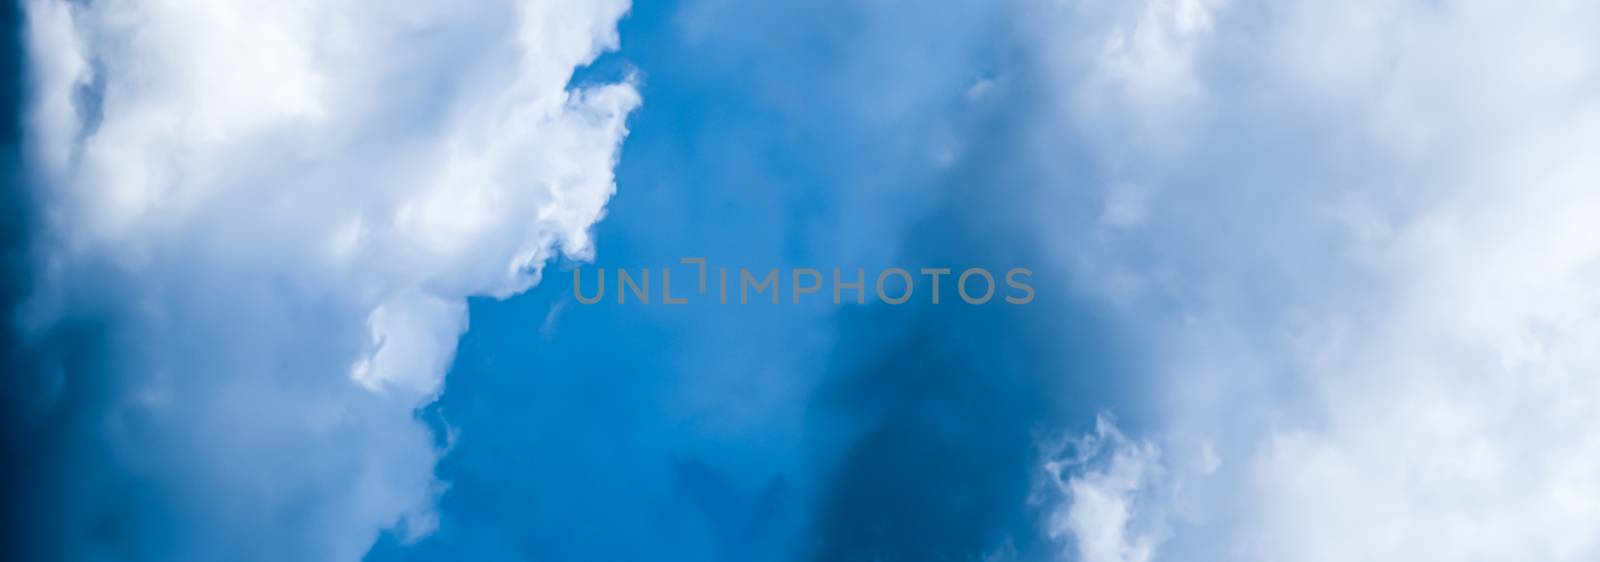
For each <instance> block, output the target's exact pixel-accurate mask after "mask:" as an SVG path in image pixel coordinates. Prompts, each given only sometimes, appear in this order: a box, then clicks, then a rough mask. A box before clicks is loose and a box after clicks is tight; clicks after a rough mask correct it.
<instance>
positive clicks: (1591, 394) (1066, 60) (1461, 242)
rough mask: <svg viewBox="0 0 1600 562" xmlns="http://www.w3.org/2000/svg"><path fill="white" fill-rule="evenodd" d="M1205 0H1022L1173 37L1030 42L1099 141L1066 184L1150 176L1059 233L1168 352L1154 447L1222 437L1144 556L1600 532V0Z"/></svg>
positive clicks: (1040, 9) (1586, 548)
mask: <svg viewBox="0 0 1600 562" xmlns="http://www.w3.org/2000/svg"><path fill="white" fill-rule="evenodd" d="M1197 5H1200V6H1201V8H1199V9H1200V10H1201V12H1203V13H1204V14H1205V17H1203V18H1199V19H1193V18H1190V19H1189V20H1185V19H1184V18H1181V17H1177V16H1172V17H1171V18H1169V19H1170V21H1169V23H1168V24H1163V25H1154V26H1153V24H1151V23H1150V22H1151V21H1155V20H1150V19H1149V17H1150V16H1149V14H1156V13H1160V14H1169V15H1171V14H1177V13H1182V12H1183V10H1177V9H1175V8H1174V6H1175V5H1174V4H1171V3H1164V2H1156V1H1150V2H1139V3H1134V4H1133V5H1129V6H1128V7H1126V8H1124V9H1122V12H1118V13H1123V12H1125V13H1124V14H1123V15H1121V16H1116V17H1113V16H1109V15H1108V16H1104V17H1100V18H1097V19H1092V20H1087V21H1086V20H1084V19H1083V18H1081V17H1074V16H1075V15H1081V14H1082V13H1084V12H1085V10H1086V8H1085V6H1090V7H1093V6H1102V4H1100V3H1096V2H1064V3H1050V4H1045V3H1038V4H1036V5H1035V11H1034V12H1032V14H1031V17H1030V18H1029V21H1028V22H1027V23H1026V24H1024V28H1025V29H1027V30H1030V32H1031V33H1032V34H1033V35H1032V37H1033V41H1034V45H1035V47H1036V48H1038V49H1041V50H1043V51H1044V52H1047V53H1057V54H1059V53H1067V52H1084V51H1082V50H1081V49H1079V50H1074V49H1075V48H1076V46H1080V45H1082V44H1084V43H1085V42H1095V41H1101V40H1106V41H1110V40H1111V39H1115V38H1118V37H1123V38H1127V37H1138V36H1139V35H1140V34H1141V33H1144V34H1152V33H1153V34H1157V35H1158V37H1155V38H1153V39H1146V40H1141V41H1134V42H1129V41H1122V42H1121V43H1114V44H1117V45H1133V46H1138V45H1144V47H1141V48H1131V47H1130V48H1124V49H1121V50H1101V51H1093V52H1097V53H1099V54H1098V55H1096V56H1095V57H1077V58H1073V57H1068V56H1053V57H1052V56H1043V57H1040V58H1041V64H1042V65H1043V66H1042V69H1041V72H1043V73H1044V74H1045V75H1047V76H1050V77H1051V78H1052V84H1053V85H1054V86H1055V87H1058V88H1060V89H1061V91H1062V95H1061V96H1059V97H1060V98H1062V99H1066V100H1075V101H1073V102H1072V103H1068V104H1065V106H1064V107H1062V108H1060V112H1059V113H1058V117H1059V118H1060V119H1059V121H1057V122H1056V123H1053V124H1051V125H1048V126H1057V127H1058V126H1060V124H1061V123H1062V122H1065V123H1068V124H1069V125H1070V126H1071V127H1072V129H1071V130H1072V131H1073V132H1072V133H1071V135H1072V136H1071V138H1070V139H1067V140H1070V141H1072V142H1081V143H1084V144H1085V145H1087V148H1088V149H1089V150H1090V151H1091V152H1092V153H1093V154H1095V162H1094V164H1095V165H1096V166H1097V170H1096V171H1095V173H1094V174H1092V179H1086V178H1084V177H1083V176H1078V177H1076V178H1068V179H1064V180H1062V181H1061V182H1059V185H1058V188H1059V189H1070V190H1080V189H1090V190H1095V191H1097V192H1100V193H1110V196H1109V197H1110V198H1111V199H1112V200H1113V202H1115V200H1116V191H1115V190H1114V189H1107V188H1102V187H1094V186H1118V185H1128V184H1136V185H1140V186H1142V187H1145V188H1147V189H1146V190H1145V191H1144V193H1145V195H1146V197H1145V198H1144V199H1143V207H1142V208H1143V210H1144V212H1143V214H1142V217H1143V222H1142V223H1141V225H1142V226H1141V228H1139V229H1132V230H1123V231H1119V232H1118V235H1117V236H1116V237H1099V238H1092V239H1091V240H1092V242H1091V243H1084V244H1062V246H1063V248H1066V249H1063V250H1062V258H1063V259H1066V260H1071V261H1072V262H1073V263H1074V264H1077V265H1079V266H1080V270H1081V271H1083V272H1084V278H1083V282H1084V283H1085V285H1086V286H1087V287H1088V288H1089V290H1090V291H1092V292H1094V293H1097V294H1102V293H1113V294H1117V295H1119V296H1120V297H1121V298H1119V299H1118V300H1117V302H1116V304H1117V306H1119V307H1121V309H1122V310H1123V311H1124V312H1126V313H1127V314H1128V316H1129V318H1130V319H1132V320H1133V322H1132V323H1136V324H1138V325H1139V326H1140V327H1141V329H1142V330H1144V332H1143V333H1142V335H1144V336H1146V337H1148V341H1149V342H1150V345H1151V347H1152V348H1153V349H1154V350H1156V351H1157V352H1158V353H1160V354H1161V356H1162V361H1161V364H1162V370H1163V371H1164V372H1165V373H1164V374H1163V375H1162V376H1160V377H1158V378H1157V380H1155V381H1152V386H1151V388H1155V389H1156V392H1159V393H1160V395H1161V399H1162V401H1163V404H1162V406H1163V407H1164V408H1163V409H1164V410H1165V411H1167V412H1170V413H1169V414H1168V418H1167V419H1166V420H1164V421H1165V423H1166V424H1167V428H1166V430H1165V431H1164V433H1163V435H1164V436H1165V437H1164V441H1163V443H1164V449H1167V450H1178V449H1196V450H1204V448H1205V447H1207V445H1205V444H1207V443H1214V444H1215V448H1214V449H1213V450H1214V451H1215V452H1214V454H1213V455H1211V456H1210V458H1211V460H1212V462H1204V463H1197V464H1196V466H1197V468H1193V469H1185V468H1175V469H1174V470H1175V472H1178V473H1179V474H1175V476H1174V477H1175V478H1176V479H1177V480H1178V481H1180V482H1183V483H1184V487H1183V494H1182V495H1181V496H1175V497H1174V505H1169V506H1166V507H1165V508H1164V509H1167V510H1169V511H1170V512H1172V513H1176V514H1180V515H1181V517H1176V516H1175V517H1176V518H1181V519H1182V520H1183V523H1182V524H1175V525H1174V529H1175V531H1174V538H1173V541H1172V542H1171V543H1169V546H1168V547H1167V548H1165V549H1164V550H1163V551H1162V552H1160V553H1158V554H1157V556H1156V558H1157V559H1163V560H1216V559H1239V560H1262V561H1278V560H1303V561H1314V560H1392V561H1401V560H1436V561H1469V560H1507V559H1520V560H1593V559H1595V558H1596V557H1597V556H1600V538H1597V536H1596V535H1595V533H1593V532H1592V530H1593V529H1595V528H1600V379H1596V378H1595V377H1593V376H1591V373H1593V372H1595V371H1596V370H1597V369H1600V353H1597V352H1596V351H1595V349H1596V345H1595V344H1596V342H1597V341H1600V289H1597V287H1600V221H1597V220H1596V219H1595V217H1596V216H1600V191H1597V190H1596V189H1595V186H1596V185H1597V184H1600V172H1597V171H1596V169H1595V167H1594V165H1593V160H1594V158H1593V154H1594V153H1596V151H1597V150H1600V142H1597V140H1596V139H1600V48H1597V47H1600V40H1597V39H1596V38H1595V37H1596V36H1595V35H1594V34H1593V33H1592V30H1591V29H1590V28H1591V27H1592V25H1590V22H1594V21H1600V20H1597V17H1600V6H1596V5H1594V4H1593V3H1591V2H1582V1H1557V2H1546V3H1539V4H1537V5H1531V4H1515V3H1506V2H1492V1H1474V0H1461V1H1449V2H1378V1H1356V2H1336V3H1329V2H1310V1H1306V2H1300V1H1294V2H1277V3H1266V2H1239V1H1235V2H1229V3H1226V4H1220V3H1199V4H1197ZM1105 11H1108V12H1114V11H1115V10H1110V9H1109V8H1107V9H1106V10H1105ZM1135 13H1137V14H1144V15H1143V16H1138V17H1135V16H1132V15H1127V14H1135ZM1174 18H1175V19H1174ZM1161 21H1166V20H1161ZM1181 21H1195V22H1204V24H1203V25H1200V24H1195V25H1187V26H1186V25H1181ZM1152 26H1153V27H1152ZM1063 29H1070V30H1078V31H1079V32H1078V33H1074V34H1070V36H1068V35H1067V34H1060V33H1057V32H1059V31H1060V30H1063ZM1107 38H1110V39H1107ZM1108 69H1111V70H1115V71H1116V72H1111V71H1110V70H1108ZM1107 76H1112V77H1115V78H1116V80H1109V81H1108V80H1107V78H1106V77H1107ZM1152 92H1156V93H1160V94H1161V95H1155V94H1152ZM1168 94H1171V95H1168ZM1178 94H1181V95H1178ZM1082 100H1093V101H1094V103H1083V102H1082ZM1057 138H1060V137H1057ZM1049 197H1050V196H1048V195H1047V196H1046V200H1047V201H1048V200H1049ZM1039 208H1040V209H1041V211H1040V212H1041V213H1042V215H1041V218H1040V222H1041V223H1042V224H1050V223H1049V222H1047V221H1052V220H1056V219H1055V217H1057V216H1059V213H1058V212H1055V211H1053V210H1052V208H1051V207H1050V206H1049V205H1040V206H1039ZM1092 227H1093V226H1092V225H1088V226H1080V227H1076V228H1085V229H1088V228H1092ZM1071 228H1074V227H1062V230H1060V231H1058V234H1059V235H1060V236H1062V237H1063V239H1068V240H1073V239H1076V240H1083V239H1086V237H1085V236H1082V235H1079V234H1078V232H1074V231H1071V230H1070V229H1071ZM1066 237H1071V238H1066ZM1129 250H1132V251H1129ZM1130 272H1136V273H1130ZM1129 275H1136V276H1138V279H1135V280H1130V279H1129V278H1128V276H1129ZM1204 465H1210V466H1211V467H1212V468H1213V470H1214V473H1211V474H1207V472H1208V471H1206V470H1203V469H1201V468H1198V467H1200V466H1204ZM1179 500H1181V501H1179ZM1206 536H1215V537H1219V538H1215V539H1208V538H1204V537H1206Z"/></svg>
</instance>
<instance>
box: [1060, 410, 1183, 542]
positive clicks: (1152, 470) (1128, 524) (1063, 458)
mask: <svg viewBox="0 0 1600 562" xmlns="http://www.w3.org/2000/svg"><path fill="white" fill-rule="evenodd" d="M1045 453H1046V454H1045V457H1044V460H1043V461H1042V463H1041V464H1042V468H1043V474H1042V475H1041V476H1043V478H1042V479H1041V482H1042V483H1043V485H1044V486H1043V487H1044V490H1042V492H1041V493H1037V494H1036V495H1035V501H1036V502H1039V503H1048V504H1050V506H1049V510H1050V514H1049V519H1048V521H1047V523H1046V532H1047V534H1048V535H1049V536H1050V538H1052V539H1056V540H1063V541H1067V542H1070V543H1071V544H1072V545H1073V549H1072V552H1073V553H1074V554H1075V556H1072V557H1071V558H1072V559H1074V560H1081V561H1083V562H1150V560H1152V559H1153V557H1154V556H1155V552H1156V548H1157V547H1158V546H1159V545H1160V544H1161V542H1162V541H1164V540H1166V538H1167V537H1166V535H1167V533H1168V532H1169V531H1168V529H1167V527H1166V522H1165V513H1163V511H1162V508H1161V505H1160V496H1159V495H1158V494H1157V492H1158V491H1159V490H1160V488H1161V487H1162V486H1164V485H1165V477H1164V475H1163V472H1164V468H1163V467H1162V464H1161V453H1160V450H1159V449H1157V447H1156V445H1155V444H1154V443H1150V442H1148V441H1141V442H1133V441H1130V440H1129V439H1128V438H1127V437H1124V436H1123V435H1122V432H1121V431H1118V430H1117V428H1116V426H1115V425H1114V424H1113V423H1112V421H1111V420H1110V419H1109V418H1106V417H1104V416H1102V417H1100V418H1099V419H1097V420H1096V421H1095V432H1094V433H1093V434H1089V435H1084V436H1080V437H1077V438H1072V439H1065V440H1061V441H1059V442H1058V443H1055V444H1054V445H1053V446H1050V447H1046V448H1045Z"/></svg>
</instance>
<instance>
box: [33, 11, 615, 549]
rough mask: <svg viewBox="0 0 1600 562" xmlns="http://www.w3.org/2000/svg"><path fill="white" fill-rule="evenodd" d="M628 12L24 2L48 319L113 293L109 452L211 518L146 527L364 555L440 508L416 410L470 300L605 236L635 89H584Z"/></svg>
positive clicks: (43, 317) (96, 307) (185, 508)
mask: <svg viewBox="0 0 1600 562" xmlns="http://www.w3.org/2000/svg"><path fill="white" fill-rule="evenodd" d="M627 8H628V3H627V1H626V0H609V1H598V2H581V3H570V2H553V1H542V0H540V1H510V0H505V1H494V2H475V3H471V4H470V5H467V4H461V3H458V2H446V1H437V0H403V1H398V2H396V1H376V0H336V1H333V2H323V1H281V0H275V1H241V2H226V3H217V2H205V1H165V2H143V1H134V0H105V1H97V2H92V3H72V2H65V1H58V0H31V1H29V2H28V3H27V11H28V15H29V20H28V21H29V23H28V35H29V48H30V56H31V59H32V63H33V69H32V70H33V73H34V77H35V83H36V87H35V91H34V93H35V97H36V102H35V107H34V112H33V117H32V121H31V122H32V124H33V128H32V130H31V137H32V139H33V151H34V154H35V162H36V163H37V165H38V166H37V167H38V170H39V173H40V176H41V180H42V181H41V186H40V192H39V195H40V199H41V200H42V204H43V205H44V208H45V212H46V216H47V227H48V233H47V234H46V235H45V236H44V237H43V239H44V240H45V247H43V248H42V249H41V251H42V254H43V255H44V256H45V263H46V264H47V267H46V269H45V270H44V272H43V273H42V274H41V275H42V276H43V277H44V281H45V283H44V285H45V286H47V287H49V289H48V290H47V291H45V292H44V294H41V295H39V296H38V297H37V298H36V299H35V303H34V310H35V316H34V318H33V320H34V322H35V323H36V324H41V325H42V324H48V323H49V322H51V321H53V320H54V319H57V318H62V317H67V316H74V315H82V314H103V315H105V317H106V318H107V319H108V320H107V321H106V326H107V329H108V332H107V340H108V342H109V344H108V346H109V348H110V351H109V353H110V354H111V356H110V360H109V361H108V364H109V365H112V366H111V367H109V369H110V373H109V374H108V376H109V377H110V379H111V381H113V382H112V383H111V385H110V386H111V387H112V388H113V389H114V390H113V391H112V395H111V396H110V397H109V398H107V401H106V404H105V405H104V407H103V411H101V412H99V413H98V414H97V417H98V418H100V419H99V421H98V423H105V424H106V425H107V426H108V428H109V429H108V431H109V435H111V437H110V438H108V440H109V441H110V443H108V445H109V447H110V450H111V451H112V453H111V454H110V455H111V459H112V462H113V463H117V465H118V466H113V467H108V470H113V471H115V470H122V471H126V472H127V473H129V474H132V475H133V477H134V478H136V479H138V480H139V481H143V482H148V483H150V485H152V486H155V487H156V488H157V489H158V490H160V492H159V493H158V495H159V496H160V497H161V498H162V504H163V508H164V509H167V510H170V513H171V515H172V520H173V521H174V522H175V523H176V524H179V525H183V524H192V525H195V526H196V529H190V530H189V531H188V532H185V533H182V534H177V535H174V536H173V537H168V538H165V539H163V538H160V537H154V538H136V539H132V540H133V542H138V541H141V540H146V541H161V540H169V541H172V542H174V543H175V544H172V545H171V546H172V549H173V550H174V551H175V553H176V554H175V557H176V558H189V559H218V558H221V557H224V556H223V553H227V556H226V557H230V558H232V557H236V555H237V554H239V552H241V551H243V550H248V549H245V548H241V547H244V546H246V545H256V546H257V547H259V548H258V549H256V550H258V556H259V557H261V558H264V559H318V560H324V559H329V560H331V559H343V560H353V559H357V558H359V557H360V556H361V554H362V553H363V552H364V551H365V549H366V548H367V546H368V545H369V544H370V543H371V541H372V540H373V539H374V538H375V537H376V536H377V533H378V532H379V530H380V529H382V528H385V527H389V526H392V525H396V524H403V525H406V526H408V528H409V530H410V531H413V532H425V531H426V530H427V527H428V525H429V523H428V521H429V520H430V516H429V512H430V510H431V503H432V500H433V494H434V493H435V492H436V489H437V484H436V483H434V482H433V481H432V476H431V475H432V469H433V462H434V459H435V457H436V456H437V452H436V451H435V450H434V448H433V445H432V444H431V436H430V435H429V433H428V431H427V429H426V428H425V427H424V426H423V425H422V424H421V423H420V422H418V421H417V420H415V419H414V418H413V416H412V411H413V409H414V408H415V407H417V406H419V405H421V404H423V403H425V402H426V401H427V400H428V399H430V398H431V397H432V396H433V395H434V393H436V392H437V391H438V390H439V385H440V382H441V380H442V377H443V373H444V370H445V368H446V367H447V365H448V364H449V362H450V360H451V357H452V355H453V353H454V350H455V346H456V340H457V338H458V337H459V335H460V333H461V332H462V331H463V330H464V329H465V328H466V323H467V318H466V308H465V299H466V298H467V297H468V296H471V295H493V296H507V295H510V294H514V293H516V292H519V291H522V290H524V289H526V288H528V287H529V286H531V285H532V284H533V283H535V282H537V280H538V275H539V270H540V267H541V266H542V264H544V263H545V262H546V261H547V260H549V259H551V258H552V257H553V256H555V255H556V254H557V253H558V252H561V253H565V254H567V255H569V256H574V257H579V258H582V257H586V256H588V255H589V254H590V252H591V251H592V246H591V240H590V238H589V234H588V232H589V228H590V226H591V225H592V224H594V223H595V222H596V221H597V220H599V218H600V216H601V214H602V212H603V208H604V205H605V203H606V201H607V199H608V198H609V197H610V195H611V194H612V193H613V191H614V184H613V178H612V167H613V165H614V163H615V161H616V158H617V149H618V146H619V144H620V142H621V139H622V137H623V135H624V134H625V129H624V120H625V118H626V116H627V114H628V113H629V112H630V111H631V110H632V109H633V108H634V107H635V106H637V105H638V103H639V95H638V93H637V92H636V91H635V89H634V88H633V86H632V85H630V84H626V83H623V84H609V85H598V86H593V87H589V88H584V89H577V90H569V89H568V88H567V83H568V81H569V80H570V78H571V75H572V72H573V70H574V68H575V67H577V66H579V65H582V64H585V63H586V62H588V61H590V60H592V59H593V58H594V57H596V56H597V55H598V54H599V53H600V52H602V51H603V50H606V49H611V48H615V47H616V45H617V40H618V39H617V35H616V31H615V25H616V21H617V20H618V19H619V18H620V17H621V16H622V14H623V13H624V12H625V11H626V10H627ZM105 501H111V500H105ZM93 509H101V508H100V507H95V508H90V509H88V510H86V511H92V510H93ZM130 509H131V508H130ZM89 517H90V515H87V514H86V515H83V518H84V519H85V520H84V521H80V522H79V523H82V524H83V525H85V526H87V525H88V524H89V522H88V521H87V519H88V518H89ZM402 519H404V523H402ZM199 528H206V529H211V530H212V531H211V532H199V531H198V530H197V529H199ZM102 547H103V548H106V549H108V550H107V551H105V552H101V551H95V550H93V549H96V548H102ZM123 547H126V545H123V546H122V547H119V546H118V545H94V544H92V543H87V542H86V543H85V544H84V546H83V547H82V548H83V549H85V552H82V553H78V554H82V555H84V556H85V557H87V556H92V555H97V554H105V553H106V552H115V551H116V549H117V548H123ZM126 548H129V549H133V550H137V549H135V548H133V547H126ZM164 557H166V556H164Z"/></svg>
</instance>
